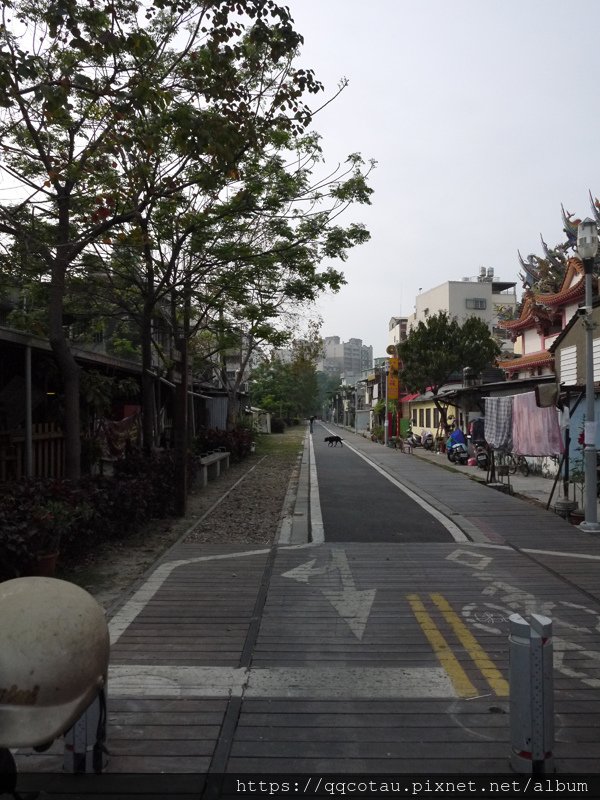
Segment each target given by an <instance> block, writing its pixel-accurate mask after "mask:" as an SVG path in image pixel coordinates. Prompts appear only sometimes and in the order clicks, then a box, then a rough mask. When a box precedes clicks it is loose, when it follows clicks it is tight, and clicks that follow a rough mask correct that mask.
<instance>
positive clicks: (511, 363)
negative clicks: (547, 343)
mask: <svg viewBox="0 0 600 800" xmlns="http://www.w3.org/2000/svg"><path fill="white" fill-rule="evenodd" d="M498 366H499V367H500V369H503V370H504V371H505V372H517V371H519V370H522V369H531V368H532V367H552V366H554V356H553V355H552V353H549V352H548V351H547V350H538V352H537V353H529V354H528V355H526V356H521V357H520V358H510V359H508V360H506V361H499V362H498Z"/></svg>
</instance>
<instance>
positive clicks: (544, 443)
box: [512, 392, 565, 456]
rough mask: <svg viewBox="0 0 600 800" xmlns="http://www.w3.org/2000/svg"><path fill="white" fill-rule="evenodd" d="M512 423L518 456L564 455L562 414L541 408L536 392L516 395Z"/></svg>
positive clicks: (549, 408) (514, 448)
mask: <svg viewBox="0 0 600 800" xmlns="http://www.w3.org/2000/svg"><path fill="white" fill-rule="evenodd" d="M512 420H513V423H512V437H513V448H512V451H513V453H515V455H519V456H558V455H561V454H562V453H564V451H565V446H564V443H563V438H562V433H561V429H560V419H559V411H558V409H557V408H556V407H555V406H547V407H546V408H539V407H538V405H537V404H536V401H535V392H525V393H524V394H516V395H514V397H513V413H512Z"/></svg>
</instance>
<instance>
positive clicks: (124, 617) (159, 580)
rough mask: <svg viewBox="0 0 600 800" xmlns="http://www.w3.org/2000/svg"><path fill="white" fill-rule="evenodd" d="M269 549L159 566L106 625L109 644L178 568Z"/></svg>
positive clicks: (298, 547) (299, 546)
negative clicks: (108, 633)
mask: <svg viewBox="0 0 600 800" xmlns="http://www.w3.org/2000/svg"><path fill="white" fill-rule="evenodd" d="M312 547H314V545H313V543H312V542H309V543H308V544H291V545H288V546H286V547H280V548H279V549H280V550H304V549H310V548H312ZM270 552H271V551H270V549H269V548H263V549H262V550H247V551H242V552H237V553H220V554H218V555H212V556H197V557H196V558H182V559H180V560H179V561H167V562H165V563H164V564H160V565H159V566H158V567H157V568H156V569H155V570H154V572H153V573H152V574H151V576H150V577H149V578H148V580H147V581H144V583H143V584H142V585H141V586H140V588H139V589H138V590H137V592H135V593H134V594H133V595H132V596H131V598H130V599H129V600H128V601H127V602H126V603H125V604H124V605H123V606H122V607H121V608H120V609H119V610H118V611H117V613H116V614H115V615H114V616H113V617H112V618H111V620H110V622H109V623H108V629H109V632H110V643H111V645H114V644H115V642H117V641H118V640H119V639H120V638H121V636H122V635H123V633H124V632H125V631H126V630H127V628H128V627H129V626H130V625H131V623H132V622H133V620H134V619H135V618H136V617H137V616H138V614H140V613H141V612H142V611H143V610H144V608H145V607H146V606H147V605H148V603H149V602H150V600H152V598H153V597H154V595H155V594H156V593H157V592H158V590H159V589H160V588H161V586H162V585H163V584H164V582H165V581H166V580H167V578H169V577H170V575H171V573H172V572H174V571H175V570H176V569H178V568H179V567H187V566H189V565H190V564H201V563H204V562H208V561H227V560H230V559H232V558H249V557H252V556H259V555H264V554H265V553H270Z"/></svg>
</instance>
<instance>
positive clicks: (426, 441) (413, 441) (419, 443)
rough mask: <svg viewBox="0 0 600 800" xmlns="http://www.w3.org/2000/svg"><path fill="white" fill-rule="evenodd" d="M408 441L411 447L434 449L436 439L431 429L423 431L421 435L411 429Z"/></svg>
mask: <svg viewBox="0 0 600 800" xmlns="http://www.w3.org/2000/svg"><path fill="white" fill-rule="evenodd" d="M406 441H407V442H408V443H409V444H410V446H411V447H424V448H425V450H433V446H434V440H433V434H432V432H431V431H423V433H422V434H421V435H419V434H418V433H413V432H412V431H410V432H409V434H408V438H407V440H406Z"/></svg>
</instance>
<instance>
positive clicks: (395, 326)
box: [388, 317, 408, 347]
mask: <svg viewBox="0 0 600 800" xmlns="http://www.w3.org/2000/svg"><path fill="white" fill-rule="evenodd" d="M407 335H408V317H392V318H391V319H390V321H389V324H388V347H389V346H390V345H396V344H399V343H400V342H403V341H404V340H405V339H406V337H407Z"/></svg>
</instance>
